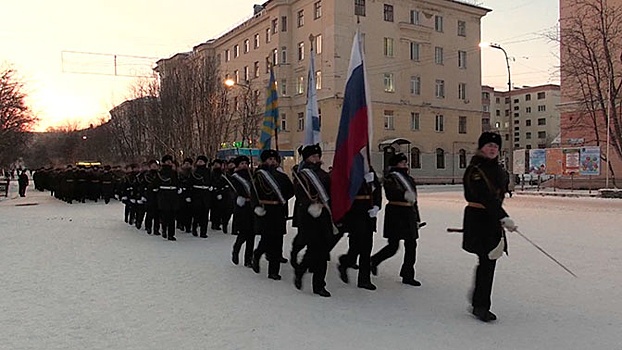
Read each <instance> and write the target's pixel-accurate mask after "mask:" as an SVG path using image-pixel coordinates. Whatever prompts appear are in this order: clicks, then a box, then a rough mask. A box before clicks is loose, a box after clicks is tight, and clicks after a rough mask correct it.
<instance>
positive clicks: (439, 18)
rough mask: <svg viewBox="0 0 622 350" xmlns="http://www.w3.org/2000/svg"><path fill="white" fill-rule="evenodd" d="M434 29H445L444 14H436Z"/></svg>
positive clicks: (439, 30)
mask: <svg viewBox="0 0 622 350" xmlns="http://www.w3.org/2000/svg"><path fill="white" fill-rule="evenodd" d="M434 30H436V31H437V32H442V31H443V16H434Z"/></svg>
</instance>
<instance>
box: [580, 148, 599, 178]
mask: <svg viewBox="0 0 622 350" xmlns="http://www.w3.org/2000/svg"><path fill="white" fill-rule="evenodd" d="M579 173H580V174H581V175H600V147H599V146H586V147H581V165H580V170H579Z"/></svg>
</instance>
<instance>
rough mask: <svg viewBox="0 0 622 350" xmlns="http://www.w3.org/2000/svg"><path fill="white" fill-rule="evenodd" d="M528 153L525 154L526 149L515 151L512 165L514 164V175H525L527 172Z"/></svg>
mask: <svg viewBox="0 0 622 350" xmlns="http://www.w3.org/2000/svg"><path fill="white" fill-rule="evenodd" d="M526 153H527V152H525V150H524V149H519V150H516V151H514V153H512V155H513V157H512V159H513V161H512V163H514V164H512V165H513V167H512V172H513V173H514V174H524V173H525V172H526V168H527V166H526V158H527V157H526V156H525V154H526Z"/></svg>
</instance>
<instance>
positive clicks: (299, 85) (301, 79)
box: [296, 75, 305, 95]
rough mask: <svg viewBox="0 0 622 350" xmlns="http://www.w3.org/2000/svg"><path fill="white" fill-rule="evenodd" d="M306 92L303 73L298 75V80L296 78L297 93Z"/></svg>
mask: <svg viewBox="0 0 622 350" xmlns="http://www.w3.org/2000/svg"><path fill="white" fill-rule="evenodd" d="M304 92H305V77H303V76H302V75H301V76H299V77H298V80H296V93H297V94H299V95H300V94H304Z"/></svg>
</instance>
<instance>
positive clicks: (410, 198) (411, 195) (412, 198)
mask: <svg viewBox="0 0 622 350" xmlns="http://www.w3.org/2000/svg"><path fill="white" fill-rule="evenodd" d="M404 199H405V200H406V201H407V202H408V203H410V204H413V203H415V202H416V201H417V195H416V194H415V192H410V191H406V192H404Z"/></svg>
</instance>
